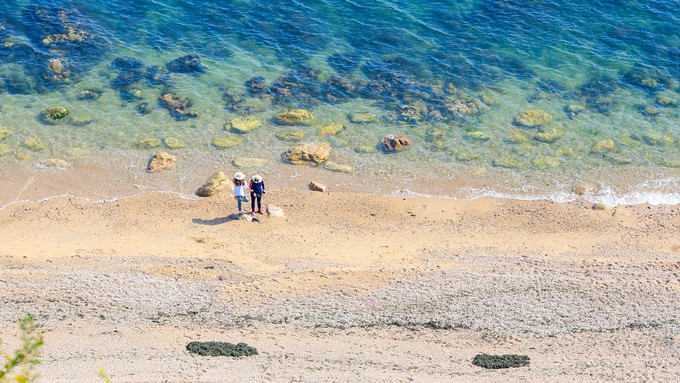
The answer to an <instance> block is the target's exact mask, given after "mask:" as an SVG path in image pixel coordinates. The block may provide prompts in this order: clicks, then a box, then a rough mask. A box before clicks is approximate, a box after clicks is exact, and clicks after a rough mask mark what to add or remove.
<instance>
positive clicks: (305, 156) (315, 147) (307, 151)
mask: <svg viewBox="0 0 680 383" xmlns="http://www.w3.org/2000/svg"><path fill="white" fill-rule="evenodd" d="M330 154H331V146H330V145H329V144H328V143H325V142H322V143H314V144H300V145H297V146H294V147H292V148H290V149H288V150H287V151H286V152H285V153H283V155H282V158H283V160H284V161H286V162H289V163H291V164H295V165H300V164H308V163H315V164H321V163H323V162H324V161H326V160H327V159H328V156H330Z"/></svg>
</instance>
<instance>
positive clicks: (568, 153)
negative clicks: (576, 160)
mask: <svg viewBox="0 0 680 383" xmlns="http://www.w3.org/2000/svg"><path fill="white" fill-rule="evenodd" d="M555 153H557V155H558V156H562V157H573V156H574V149H572V148H570V147H568V146H561V147H559V148H557V150H556V151H555Z"/></svg>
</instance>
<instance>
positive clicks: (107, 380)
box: [98, 367, 111, 383]
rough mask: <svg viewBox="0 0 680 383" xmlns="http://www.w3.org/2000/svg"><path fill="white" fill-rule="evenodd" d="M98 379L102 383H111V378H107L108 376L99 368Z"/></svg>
mask: <svg viewBox="0 0 680 383" xmlns="http://www.w3.org/2000/svg"><path fill="white" fill-rule="evenodd" d="M98 371H99V377H100V378H101V379H102V380H103V381H104V383H111V378H109V375H108V374H107V373H106V371H104V368H103V367H99V369H98Z"/></svg>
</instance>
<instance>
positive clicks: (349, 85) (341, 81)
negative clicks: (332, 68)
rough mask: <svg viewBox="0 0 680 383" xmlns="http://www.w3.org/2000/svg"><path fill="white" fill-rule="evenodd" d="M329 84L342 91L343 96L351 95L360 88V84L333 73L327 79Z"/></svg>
mask: <svg viewBox="0 0 680 383" xmlns="http://www.w3.org/2000/svg"><path fill="white" fill-rule="evenodd" d="M326 82H327V83H328V85H330V86H331V87H333V88H334V89H335V90H337V91H341V92H342V94H340V95H341V96H345V97H347V96H351V95H353V94H354V93H356V92H357V90H358V85H357V84H356V83H354V82H353V81H351V80H348V79H346V78H344V77H342V76H338V75H333V76H331V78H329V79H328V81H326Z"/></svg>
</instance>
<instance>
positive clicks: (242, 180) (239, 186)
mask: <svg viewBox="0 0 680 383" xmlns="http://www.w3.org/2000/svg"><path fill="white" fill-rule="evenodd" d="M232 182H233V183H234V198H235V199H236V202H238V213H239V214H242V208H241V202H248V197H246V189H247V188H248V187H247V186H246V175H245V174H243V173H241V172H237V173H236V174H234V179H233V180H232Z"/></svg>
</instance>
